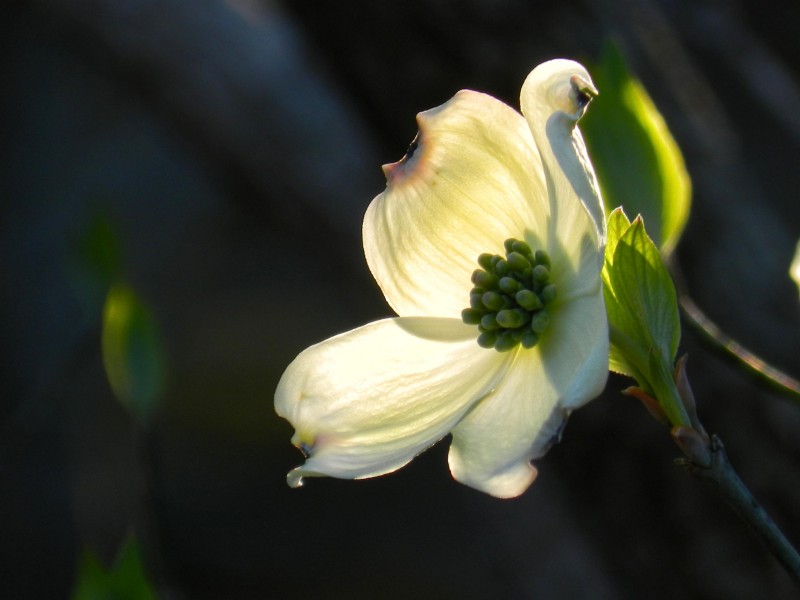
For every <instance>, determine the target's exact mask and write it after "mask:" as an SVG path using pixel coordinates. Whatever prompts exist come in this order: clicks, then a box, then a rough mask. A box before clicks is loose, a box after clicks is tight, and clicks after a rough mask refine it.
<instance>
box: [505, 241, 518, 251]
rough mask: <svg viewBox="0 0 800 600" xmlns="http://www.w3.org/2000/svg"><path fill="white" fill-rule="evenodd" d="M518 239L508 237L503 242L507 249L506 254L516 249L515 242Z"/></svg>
mask: <svg viewBox="0 0 800 600" xmlns="http://www.w3.org/2000/svg"><path fill="white" fill-rule="evenodd" d="M516 241H517V240H516V239H514V238H508V239H507V240H506V241H505V242H503V247H504V248H505V249H506V254H508V253H509V252H513V251H514V242H516Z"/></svg>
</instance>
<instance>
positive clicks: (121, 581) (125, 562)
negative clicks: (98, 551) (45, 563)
mask: <svg viewBox="0 0 800 600" xmlns="http://www.w3.org/2000/svg"><path fill="white" fill-rule="evenodd" d="M72 600H156V594H155V592H154V591H153V587H152V585H151V584H150V582H149V581H148V578H147V575H146V574H145V572H144V568H143V566H142V560H141V555H140V552H139V544H138V543H137V542H136V539H135V538H133V537H130V538H128V540H127V541H126V542H125V544H124V545H123V546H122V547H121V548H120V551H119V554H118V555H117V558H116V560H115V561H114V565H112V567H111V569H109V570H106V569H104V568H103V566H102V565H101V564H100V563H99V561H98V560H97V558H96V557H95V556H94V555H93V554H92V553H91V552H89V551H88V550H87V551H84V552H83V556H82V557H81V560H80V565H79V567H78V577H77V579H76V581H75V588H74V590H73V592H72Z"/></svg>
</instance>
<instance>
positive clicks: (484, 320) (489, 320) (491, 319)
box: [481, 313, 500, 331]
mask: <svg viewBox="0 0 800 600" xmlns="http://www.w3.org/2000/svg"><path fill="white" fill-rule="evenodd" d="M481 327H483V328H484V329H485V330H486V331H494V330H495V329H499V328H500V325H499V324H498V323H497V316H496V314H495V313H488V314H485V315H483V317H481Z"/></svg>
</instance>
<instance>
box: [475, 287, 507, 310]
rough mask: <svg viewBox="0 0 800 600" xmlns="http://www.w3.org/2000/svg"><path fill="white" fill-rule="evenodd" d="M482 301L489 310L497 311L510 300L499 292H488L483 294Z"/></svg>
mask: <svg viewBox="0 0 800 600" xmlns="http://www.w3.org/2000/svg"><path fill="white" fill-rule="evenodd" d="M481 303H482V304H483V305H484V306H485V307H486V308H488V309H489V310H494V311H497V310H501V309H503V308H506V304H508V300H506V298H505V296H502V295H501V294H498V293H497V292H486V293H485V294H484V295H483V296H481Z"/></svg>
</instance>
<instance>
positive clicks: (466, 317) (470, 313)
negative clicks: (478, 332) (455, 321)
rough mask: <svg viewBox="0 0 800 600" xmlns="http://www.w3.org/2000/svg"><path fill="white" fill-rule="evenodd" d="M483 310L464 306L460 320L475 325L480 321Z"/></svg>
mask: <svg viewBox="0 0 800 600" xmlns="http://www.w3.org/2000/svg"><path fill="white" fill-rule="evenodd" d="M482 317H483V311H481V310H475V309H474V308H465V309H464V310H462V311H461V320H462V321H463V322H464V323H466V324H467V325H477V324H478V323H480V322H481V318H482Z"/></svg>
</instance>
